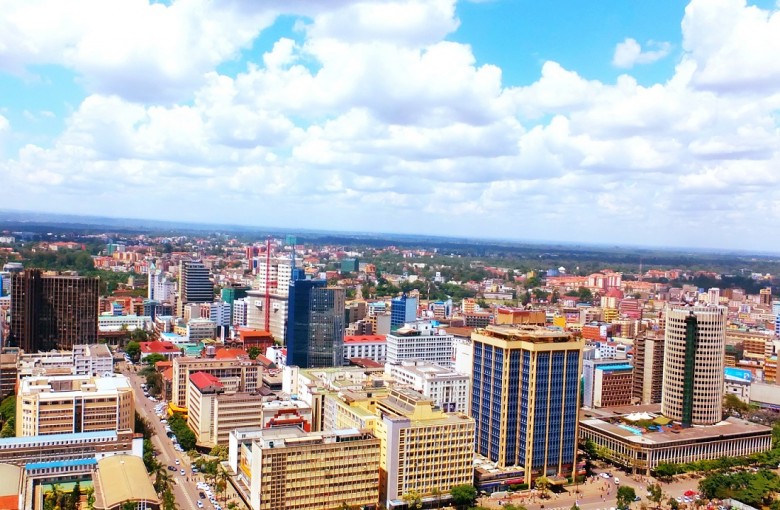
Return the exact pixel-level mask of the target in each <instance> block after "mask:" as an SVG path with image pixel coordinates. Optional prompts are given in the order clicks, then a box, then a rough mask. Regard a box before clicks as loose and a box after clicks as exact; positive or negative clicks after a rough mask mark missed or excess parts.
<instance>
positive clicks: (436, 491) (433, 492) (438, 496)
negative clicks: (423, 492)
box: [431, 487, 441, 508]
mask: <svg viewBox="0 0 780 510" xmlns="http://www.w3.org/2000/svg"><path fill="white" fill-rule="evenodd" d="M431 496H433V497H434V498H436V508H441V489H439V488H438V487H434V488H433V489H431Z"/></svg>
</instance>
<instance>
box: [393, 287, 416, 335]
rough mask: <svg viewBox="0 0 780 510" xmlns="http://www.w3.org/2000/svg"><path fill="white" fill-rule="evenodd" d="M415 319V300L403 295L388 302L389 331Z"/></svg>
mask: <svg viewBox="0 0 780 510" xmlns="http://www.w3.org/2000/svg"><path fill="white" fill-rule="evenodd" d="M416 319H417V298H416V297H409V296H407V295H406V294H403V295H401V296H399V297H397V298H393V300H392V301H391V302H390V331H395V330H396V329H398V328H400V327H401V326H403V325H404V324H406V323H407V322H414V321H415V320H416Z"/></svg>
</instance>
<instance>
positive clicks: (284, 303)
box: [246, 257, 301, 343]
mask: <svg viewBox="0 0 780 510" xmlns="http://www.w3.org/2000/svg"><path fill="white" fill-rule="evenodd" d="M300 263H301V261H300V260H299V261H297V264H296V265H298V266H300ZM266 273H267V274H266ZM292 282H293V263H292V260H291V259H290V258H287V257H276V258H272V259H271V263H270V265H268V267H267V270H266V260H265V258H262V259H258V260H257V278H256V279H255V281H254V283H253V285H252V287H253V288H252V290H249V291H247V301H248V303H249V306H248V308H247V322H246V325H247V326H249V327H250V328H254V329H261V330H264V331H270V332H271V334H272V335H273V337H274V340H276V341H277V342H280V343H281V342H284V339H285V335H286V328H287V322H288V306H289V303H288V300H289V292H290V285H291V283H292ZM266 291H268V297H269V304H268V306H269V307H270V310H271V311H270V313H269V320H268V324H266V323H265V306H266V302H265V298H266Z"/></svg>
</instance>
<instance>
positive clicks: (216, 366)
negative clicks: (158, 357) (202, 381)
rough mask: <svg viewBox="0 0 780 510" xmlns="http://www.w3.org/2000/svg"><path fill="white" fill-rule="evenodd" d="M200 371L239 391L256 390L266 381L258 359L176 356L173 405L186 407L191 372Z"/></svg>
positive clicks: (183, 408)
mask: <svg viewBox="0 0 780 510" xmlns="http://www.w3.org/2000/svg"><path fill="white" fill-rule="evenodd" d="M196 372H204V373H207V374H211V375H213V376H214V377H216V378H217V379H219V380H220V381H223V382H225V383H226V384H228V385H230V387H232V388H233V389H234V391H237V392H247V393H255V392H257V390H259V389H260V387H261V386H262V385H263V373H262V365H260V362H258V361H256V360H251V359H249V358H240V359H239V358H227V359H225V358H190V357H188V356H180V357H176V358H174V359H173V380H172V381H171V407H174V408H178V409H182V410H186V408H187V406H188V403H187V398H188V392H187V388H188V384H189V380H190V376H191V375H192V374H194V373H196Z"/></svg>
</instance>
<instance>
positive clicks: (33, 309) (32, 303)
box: [11, 269, 100, 352]
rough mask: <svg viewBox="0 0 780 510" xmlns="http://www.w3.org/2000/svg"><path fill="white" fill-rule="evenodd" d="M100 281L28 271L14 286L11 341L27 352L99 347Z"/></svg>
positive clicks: (14, 281) (17, 278)
mask: <svg viewBox="0 0 780 510" xmlns="http://www.w3.org/2000/svg"><path fill="white" fill-rule="evenodd" d="M99 296H100V282H99V279H98V278H87V277H84V276H68V275H59V274H44V273H42V272H41V270H40V269H27V270H25V271H24V272H23V273H16V274H14V275H13V279H12V283H11V341H12V342H14V343H15V344H16V345H17V346H19V347H21V348H22V349H24V350H25V352H35V351H39V350H50V349H55V348H59V349H70V348H71V347H72V346H73V344H93V343H97V329H98V328H97V324H98V298H99Z"/></svg>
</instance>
